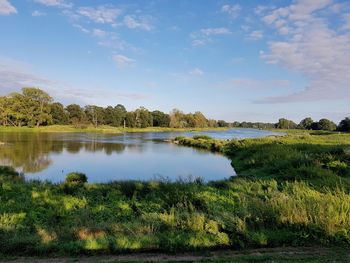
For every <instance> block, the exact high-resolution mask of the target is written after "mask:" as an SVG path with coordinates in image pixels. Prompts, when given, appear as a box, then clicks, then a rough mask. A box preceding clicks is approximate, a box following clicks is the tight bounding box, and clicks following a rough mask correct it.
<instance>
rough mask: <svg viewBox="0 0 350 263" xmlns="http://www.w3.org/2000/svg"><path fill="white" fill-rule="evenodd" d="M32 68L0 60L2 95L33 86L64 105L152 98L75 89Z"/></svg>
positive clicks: (19, 63)
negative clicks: (37, 72)
mask: <svg viewBox="0 0 350 263" xmlns="http://www.w3.org/2000/svg"><path fill="white" fill-rule="evenodd" d="M30 68H31V67H30V65H27V64H25V63H23V62H21V61H16V60H12V59H4V58H0V95H7V94H8V93H10V92H13V91H15V90H20V89H21V88H22V87H27V86H33V87H38V88H41V89H44V90H45V91H47V92H49V93H50V95H51V96H53V97H54V98H55V99H56V100H58V101H62V102H64V103H82V104H95V103H101V104H106V103H112V102H113V101H116V100H119V99H130V100H143V99H149V98H150V97H151V95H150V94H144V93H129V92H124V91H121V90H110V89H105V88H102V87H95V88H84V89H82V88H79V87H75V86H74V87H73V86H71V85H70V84H68V83H65V82H63V81H56V80H51V79H48V78H46V77H43V76H40V75H39V74H36V73H35V72H33V71H32V70H31V69H30ZM97 90H98V92H96V91H97Z"/></svg>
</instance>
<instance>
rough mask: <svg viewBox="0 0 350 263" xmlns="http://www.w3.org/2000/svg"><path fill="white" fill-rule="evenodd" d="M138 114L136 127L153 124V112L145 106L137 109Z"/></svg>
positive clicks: (145, 126)
mask: <svg viewBox="0 0 350 263" xmlns="http://www.w3.org/2000/svg"><path fill="white" fill-rule="evenodd" d="M135 114H136V127H138V128H147V127H150V126H152V124H153V118H152V114H151V113H150V112H149V111H148V110H147V109H146V108H144V107H140V108H138V109H137V110H136V111H135Z"/></svg>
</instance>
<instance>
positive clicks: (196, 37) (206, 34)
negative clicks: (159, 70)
mask: <svg viewBox="0 0 350 263" xmlns="http://www.w3.org/2000/svg"><path fill="white" fill-rule="evenodd" d="M229 34H231V31H230V30H229V29H228V28H225V27H216V28H203V29H201V30H199V31H197V32H193V33H192V34H191V35H190V36H191V38H192V45H193V46H200V45H205V44H207V43H210V42H212V41H213V40H212V38H211V37H212V36H216V35H229Z"/></svg>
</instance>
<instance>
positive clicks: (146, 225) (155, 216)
mask: <svg viewBox="0 0 350 263" xmlns="http://www.w3.org/2000/svg"><path fill="white" fill-rule="evenodd" d="M176 141H177V143H178V144H181V145H190V146H195V147H201V148H205V149H209V150H213V151H220V152H222V153H224V154H226V155H227V156H229V157H230V158H231V159H232V164H233V166H234V167H235V169H236V171H237V173H238V175H239V176H237V177H235V178H230V179H229V180H226V181H215V182H209V183H203V182H202V181H201V180H195V181H189V180H183V181H178V182H167V181H152V182H134V181H129V182H111V183H108V184H89V183H86V182H85V179H84V176H83V175H79V174H78V175H70V176H68V177H67V181H66V182H64V183H61V184H52V183H49V182H36V181H31V182H25V181H24V178H23V176H22V175H19V174H17V173H16V172H15V171H14V170H12V169H11V168H8V167H2V168H1V169H0V198H1V202H0V252H1V253H2V254H3V255H21V254H22V255H48V254H50V253H51V254H70V255H74V254H95V253H120V252H128V251H150V250H151V251H153V250H156V251H165V252H177V251H186V250H202V249H208V248H220V247H221V248H234V249H242V248H252V247H254V248H257V247H277V246H307V245H310V244H313V245H316V244H323V245H327V244H333V245H335V244H336V245H339V246H344V247H345V248H347V249H348V248H349V245H350V220H349V218H350V193H349V191H350V166H349V165H350V135H349V134H334V133H324V132H318V133H317V134H310V133H309V132H295V133H294V134H290V135H288V136H285V137H268V138H262V139H245V140H233V141H229V142H227V141H219V140H213V139H210V138H208V137H205V136H197V137H196V138H177V140H176Z"/></svg>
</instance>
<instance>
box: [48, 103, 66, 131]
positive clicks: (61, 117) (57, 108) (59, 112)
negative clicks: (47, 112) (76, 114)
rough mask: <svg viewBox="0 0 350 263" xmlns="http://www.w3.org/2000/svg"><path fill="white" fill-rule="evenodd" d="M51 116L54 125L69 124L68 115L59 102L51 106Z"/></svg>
mask: <svg viewBox="0 0 350 263" xmlns="http://www.w3.org/2000/svg"><path fill="white" fill-rule="evenodd" d="M51 115H52V123H53V124H61V125H64V124H68V120H69V118H68V113H67V112H66V111H65V109H64V106H63V105H62V104H61V103H59V102H54V103H52V104H51Z"/></svg>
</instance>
